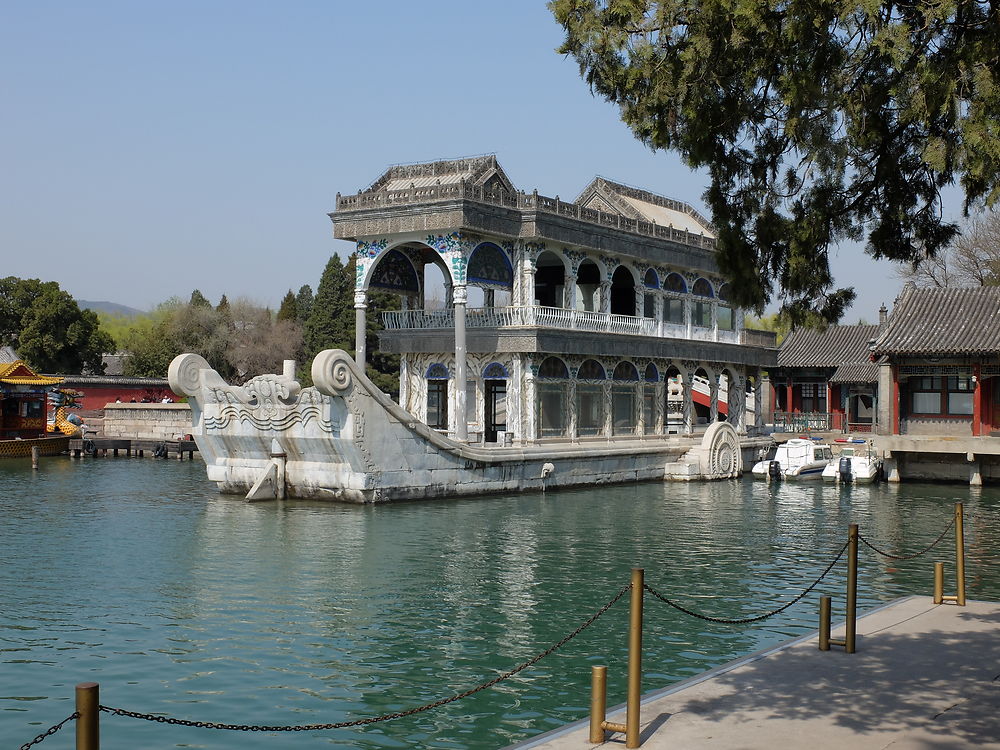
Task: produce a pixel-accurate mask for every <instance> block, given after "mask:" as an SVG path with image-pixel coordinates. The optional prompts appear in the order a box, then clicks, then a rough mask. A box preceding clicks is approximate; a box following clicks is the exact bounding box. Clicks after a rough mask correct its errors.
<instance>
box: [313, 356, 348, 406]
mask: <svg viewBox="0 0 1000 750" xmlns="http://www.w3.org/2000/svg"><path fill="white" fill-rule="evenodd" d="M353 366H354V360H352V359H351V356H350V355H349V354H348V353H347V352H345V351H343V350H342V349H326V350H324V351H322V352H320V353H319V354H317V355H316V359H314V360H313V364H312V378H313V383H314V384H315V385H316V388H317V389H318V390H319V392H320V393H323V394H325V395H327V396H341V395H343V393H344V391H346V390H348V389H349V388H350V387H351V383H352V381H353V378H352V376H351V368H352V367H353Z"/></svg>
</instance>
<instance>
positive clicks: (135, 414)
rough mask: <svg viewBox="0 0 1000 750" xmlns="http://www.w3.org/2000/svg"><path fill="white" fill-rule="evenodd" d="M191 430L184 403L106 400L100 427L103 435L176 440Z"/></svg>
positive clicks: (186, 407)
mask: <svg viewBox="0 0 1000 750" xmlns="http://www.w3.org/2000/svg"><path fill="white" fill-rule="evenodd" d="M190 432H191V407H190V406H188V405H187V404H131V403H129V404H108V405H107V406H105V407H104V422H103V429H102V430H101V431H100V434H101V435H102V436H103V437H107V438H125V439H131V440H177V439H179V437H183V436H184V435H187V434H189V433H190Z"/></svg>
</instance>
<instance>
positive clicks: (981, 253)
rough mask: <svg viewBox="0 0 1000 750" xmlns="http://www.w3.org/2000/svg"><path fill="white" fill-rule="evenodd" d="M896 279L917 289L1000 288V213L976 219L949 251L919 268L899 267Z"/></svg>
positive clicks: (971, 221)
mask: <svg viewBox="0 0 1000 750" xmlns="http://www.w3.org/2000/svg"><path fill="white" fill-rule="evenodd" d="M896 275H897V276H898V277H899V278H901V279H903V280H904V281H912V282H914V283H915V284H916V285H917V286H936V287H962V286H996V285H1000V213H997V212H995V211H986V212H984V213H981V214H979V215H977V216H974V217H972V218H971V219H969V221H968V222H967V223H966V225H965V227H963V229H962V234H961V235H959V236H958V237H957V238H955V240H954V241H953V242H952V243H951V244H950V245H948V247H946V248H944V249H943V250H940V251H938V252H937V253H936V254H935V255H934V257H930V258H929V257H924V258H922V259H921V260H919V261H918V262H917V263H916V265H913V266H899V267H898V268H897V270H896Z"/></svg>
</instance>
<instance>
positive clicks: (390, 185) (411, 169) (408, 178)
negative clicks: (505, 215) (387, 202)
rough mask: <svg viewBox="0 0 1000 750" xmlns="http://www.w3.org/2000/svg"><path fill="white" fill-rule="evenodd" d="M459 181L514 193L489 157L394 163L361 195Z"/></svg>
mask: <svg viewBox="0 0 1000 750" xmlns="http://www.w3.org/2000/svg"><path fill="white" fill-rule="evenodd" d="M463 180H464V181H465V182H467V183H468V184H469V185H475V186H477V187H488V188H489V189H492V190H501V191H503V192H507V193H513V192H514V186H513V184H512V183H511V181H510V179H509V178H508V177H507V175H506V174H505V173H504V171H503V167H501V166H500V163H499V162H498V161H497V158H496V156H494V155H493V154H488V155H486V156H472V157H468V158H465V159H447V160H442V161H434V162H424V163H421V164H396V165H394V166H392V167H389V169H387V170H386V171H385V172H383V173H382V175H381V176H380V177H379V178H378V179H377V180H375V182H373V183H372V184H371V185H370V186H369V187H368V189H367V190H365V191H364V192H366V193H371V192H377V191H383V190H389V191H392V190H405V189H407V188H410V187H414V188H421V187H430V186H432V185H451V184H456V183H458V182H461V181H463Z"/></svg>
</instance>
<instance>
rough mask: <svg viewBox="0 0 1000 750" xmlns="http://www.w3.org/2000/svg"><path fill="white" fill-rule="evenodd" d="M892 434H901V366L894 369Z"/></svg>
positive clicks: (894, 366) (895, 366) (892, 370)
mask: <svg viewBox="0 0 1000 750" xmlns="http://www.w3.org/2000/svg"><path fill="white" fill-rule="evenodd" d="M891 372H892V434H893V435H898V434H899V366H898V365H893V366H892V369H891Z"/></svg>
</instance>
